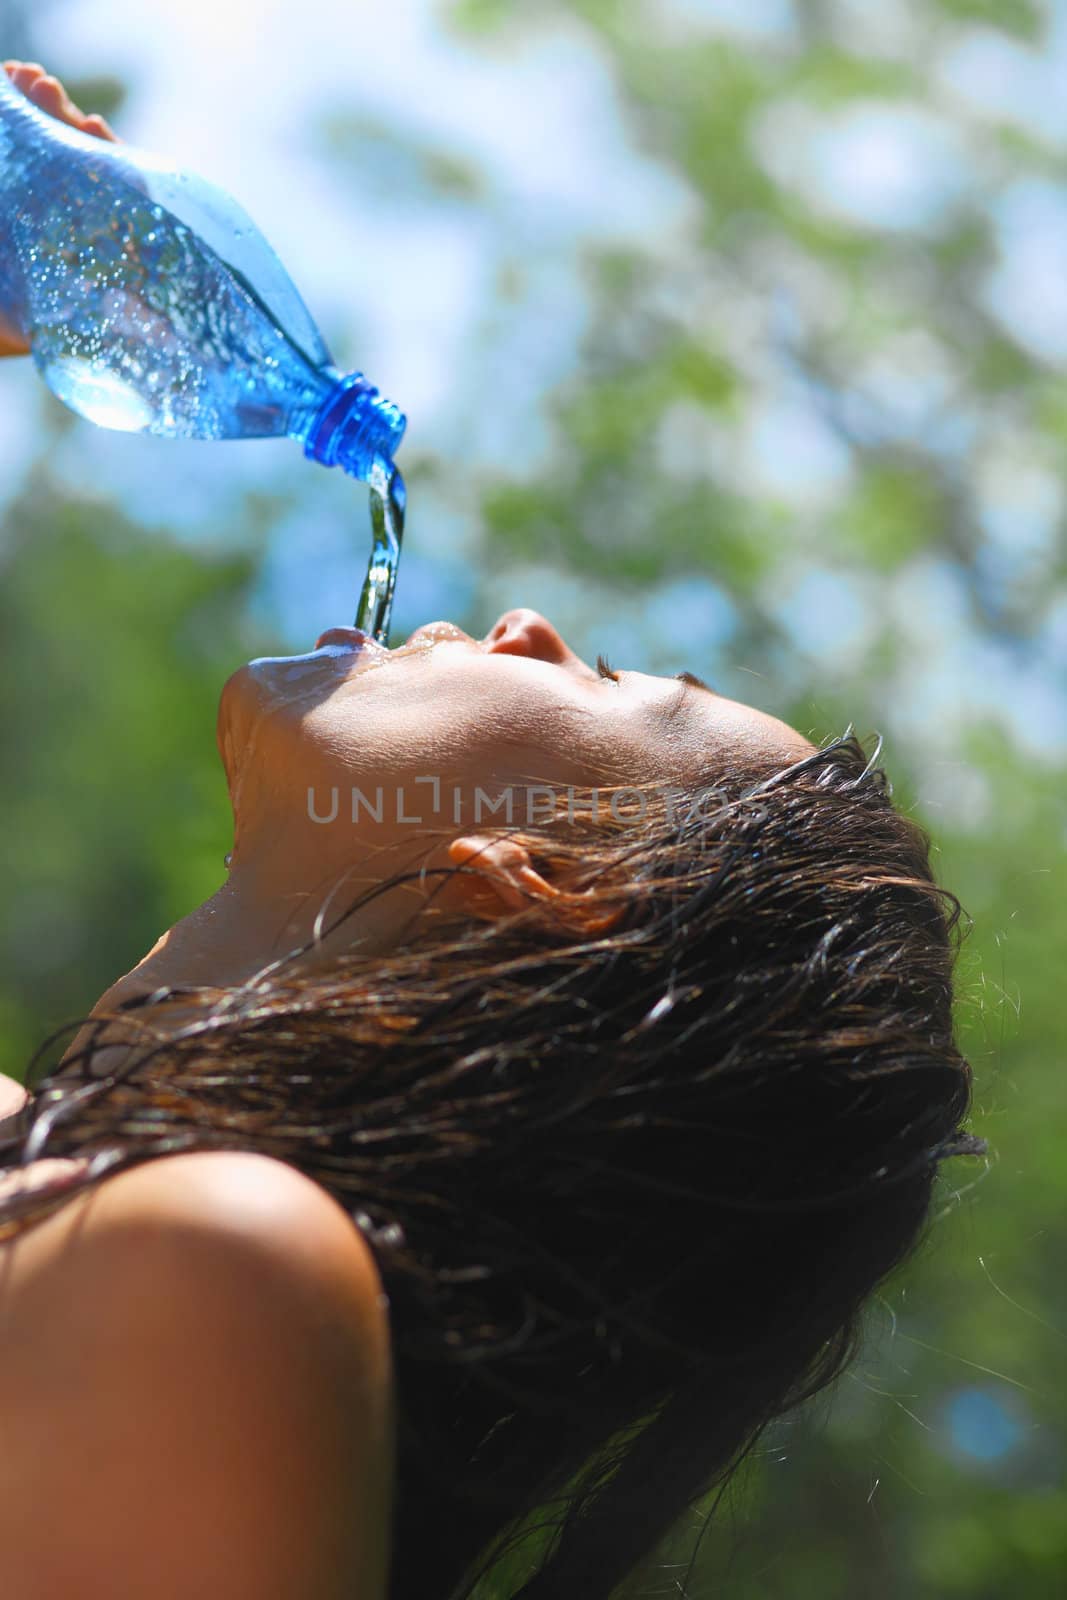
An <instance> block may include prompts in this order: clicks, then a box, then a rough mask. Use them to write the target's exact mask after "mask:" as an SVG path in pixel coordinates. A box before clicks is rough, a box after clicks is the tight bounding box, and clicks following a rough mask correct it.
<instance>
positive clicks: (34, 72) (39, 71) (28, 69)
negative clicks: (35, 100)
mask: <svg viewBox="0 0 1067 1600" xmlns="http://www.w3.org/2000/svg"><path fill="white" fill-rule="evenodd" d="M43 77H44V68H43V67H42V66H41V64H40V62H39V61H20V62H19V64H18V66H17V67H16V68H15V72H14V79H15V86H16V88H19V89H21V90H22V92H23V94H29V92H30V90H31V89H32V88H33V86H34V84H35V83H36V82H37V79H38V78H43Z"/></svg>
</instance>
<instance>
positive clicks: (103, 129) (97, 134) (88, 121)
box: [81, 111, 119, 144]
mask: <svg viewBox="0 0 1067 1600" xmlns="http://www.w3.org/2000/svg"><path fill="white" fill-rule="evenodd" d="M81 125H82V128H83V129H84V130H85V132H86V133H91V134H92V135H93V136H94V138H97V139H110V140H111V142H112V143H113V144H118V140H119V136H118V134H117V133H115V132H114V130H113V129H112V127H111V124H110V123H109V122H105V120H104V118H103V117H102V116H101V115H100V113H99V111H94V112H93V113H92V115H91V116H88V117H84V118H83V119H82V124H81Z"/></svg>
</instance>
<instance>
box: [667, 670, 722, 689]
mask: <svg viewBox="0 0 1067 1600" xmlns="http://www.w3.org/2000/svg"><path fill="white" fill-rule="evenodd" d="M674 676H675V677H676V678H677V679H678V681H679V682H680V683H684V684H686V685H687V686H688V687H689V688H692V689H706V690H707V692H708V694H715V693H717V691H716V690H715V689H713V688H712V687H711V684H710V683H705V682H704V680H703V678H698V677H697V675H696V673H695V672H676V673H675V674H674Z"/></svg>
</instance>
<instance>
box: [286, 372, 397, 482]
mask: <svg viewBox="0 0 1067 1600" xmlns="http://www.w3.org/2000/svg"><path fill="white" fill-rule="evenodd" d="M406 426H407V418H406V417H405V416H404V414H403V412H402V411H400V410H399V408H398V407H397V406H395V405H394V404H393V402H392V401H391V400H385V399H383V397H382V395H381V394H380V393H379V391H378V390H377V389H376V388H375V387H374V385H373V384H372V383H369V382H368V380H367V379H366V378H365V377H364V376H363V374H362V372H350V373H348V375H347V376H346V377H344V378H341V379H339V380H338V382H337V383H336V384H335V386H334V388H333V389H332V390H331V392H330V393H329V394H328V395H327V396H326V399H325V400H324V401H323V403H322V405H321V406H320V407H319V409H318V411H317V412H316V413H315V416H314V417H313V418H312V421H311V426H310V427H309V428H308V431H307V436H306V438H305V440H304V454H305V455H306V456H308V457H309V458H310V459H311V460H312V461H318V462H320V463H321V464H322V465H323V466H324V467H336V466H339V467H341V469H342V470H343V471H344V472H347V473H348V474H349V475H350V476H351V477H353V478H360V479H362V480H363V482H367V481H368V479H369V478H370V475H371V472H372V471H373V468H374V464H375V462H376V461H386V462H392V460H393V457H394V456H395V454H396V452H397V449H398V448H399V445H400V441H401V439H402V438H403V437H404V429H405V427H406Z"/></svg>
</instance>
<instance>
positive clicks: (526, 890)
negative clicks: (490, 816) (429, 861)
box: [448, 833, 559, 921]
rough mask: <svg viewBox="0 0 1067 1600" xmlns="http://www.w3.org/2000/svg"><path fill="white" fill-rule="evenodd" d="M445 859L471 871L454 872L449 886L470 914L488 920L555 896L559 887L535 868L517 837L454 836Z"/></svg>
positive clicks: (468, 834) (476, 834)
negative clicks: (531, 901) (531, 902)
mask: <svg viewBox="0 0 1067 1600" xmlns="http://www.w3.org/2000/svg"><path fill="white" fill-rule="evenodd" d="M448 859H449V860H450V861H451V862H452V863H453V864H454V865H455V866H458V867H473V868H474V872H473V873H471V872H462V873H457V874H456V876H455V877H454V878H453V879H452V881H451V884H450V888H451V890H452V893H453V894H454V895H455V896H456V897H457V898H458V900H459V902H460V904H461V905H462V906H464V907H465V909H466V910H468V911H470V912H471V913H472V915H473V916H476V917H486V918H488V919H489V920H490V921H495V919H496V918H497V917H499V916H501V915H504V914H506V913H507V912H509V911H522V910H523V909H524V908H525V907H526V906H528V905H529V904H530V899H531V897H533V898H534V899H539V900H550V899H555V898H556V897H557V896H558V894H559V890H558V889H556V888H554V887H553V886H552V884H550V883H549V882H548V881H547V880H546V879H545V878H542V876H541V874H540V873H539V872H538V871H536V869H535V868H534V865H533V863H532V861H531V860H530V852H529V851H528V850H527V848H526V846H525V845H524V844H520V843H519V842H518V840H517V839H494V838H493V837H492V835H491V834H486V833H465V834H463V835H462V836H461V837H460V838H458V839H453V840H452V843H451V844H450V845H449V847H448Z"/></svg>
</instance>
